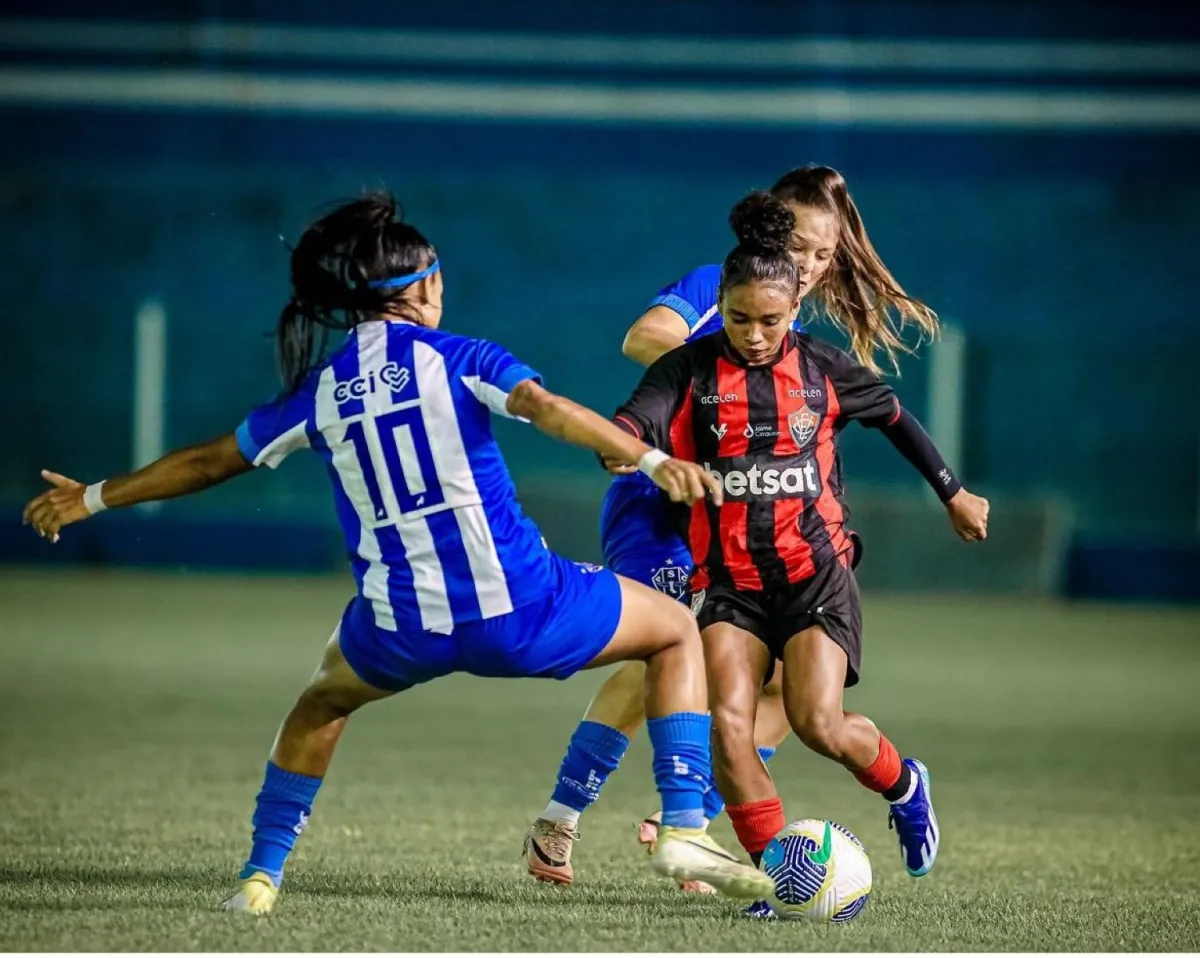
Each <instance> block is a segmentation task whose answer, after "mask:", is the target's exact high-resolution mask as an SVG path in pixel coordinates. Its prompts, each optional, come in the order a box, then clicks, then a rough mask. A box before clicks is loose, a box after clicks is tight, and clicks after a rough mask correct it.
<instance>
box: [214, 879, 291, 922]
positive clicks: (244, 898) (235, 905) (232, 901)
mask: <svg viewBox="0 0 1200 958" xmlns="http://www.w3.org/2000/svg"><path fill="white" fill-rule="evenodd" d="M278 897H279V888H278V887H277V886H276V885H275V883H274V882H273V881H271V879H270V878H269V877H268V876H267V875H266V874H265V873H263V872H255V873H254V874H253V875H251V876H250V877H249V878H243V879H242V883H241V885H239V886H238V889H237V891H235V892H234V893H233V894H232V895H230V896H229V897H228V898H226V899H225V900H224V901H223V902H221V907H222V908H223V909H224V910H225V911H239V912H242V913H244V914H247V915H258V916H260V917H263V916H266V915H269V914H271V909H272V908H274V907H275V899H276V898H278Z"/></svg>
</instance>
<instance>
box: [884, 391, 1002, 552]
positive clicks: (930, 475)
mask: <svg viewBox="0 0 1200 958" xmlns="http://www.w3.org/2000/svg"><path fill="white" fill-rule="evenodd" d="M880 432H882V433H883V434H884V435H885V436H887V438H888V441H889V442H890V443H891V444H892V445H893V446H895V447H896V449H897V451H899V453H900V455H902V456H903V457H904V458H905V459H907V460H908V461H909V462H910V463H912V464H913V466H915V467H916V470H917V472H919V473H920V474H921V475H922V476H923V477H924V479H925V481H926V482H927V483H929V486H930V488H931V489H933V491H934V492H935V493H936V494H937V497H938V498H939V499H941V500H942V504H943V505H944V506H945V507H946V511H947V512H948V513H949V514H950V524H951V525H952V526H954V531H955V532H957V533H958V534H959V536H960V537H961V538H963V539H965V540H967V541H968V542H970V541H973V540H977V539H986V538H987V519H988V501H987V500H986V499H984V498H982V497H981V496H977V495H974V494H973V493H970V492H968V491H967V490H966V489H965V488H964V487H963V484H962V483H961V482H959V480H958V477H957V476H955V475H954V473H953V472H952V471H951V469H950V467H949V466H948V465H946V460H945V459H943V458H942V454H941V453H940V452H938V448H937V446H935V445H934V444H933V440H932V439H931V438H929V434H928V433H927V432H926V431H925V429H924V427H923V426H922V425H921V423H920V421H918V419H917V417H916V416H914V415H913V414H912V413H910V412H909V411H908V410H907V409H904V408H902V407H899V406H897V415H896V417H895V418H894V419H893V420H892V421H891V422H890V423H888V424H887V425H885V426H882V427H881V428H880Z"/></svg>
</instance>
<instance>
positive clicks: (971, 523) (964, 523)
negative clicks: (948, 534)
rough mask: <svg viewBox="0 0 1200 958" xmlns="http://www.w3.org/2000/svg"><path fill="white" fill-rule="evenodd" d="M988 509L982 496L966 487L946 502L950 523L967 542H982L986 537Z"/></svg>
mask: <svg viewBox="0 0 1200 958" xmlns="http://www.w3.org/2000/svg"><path fill="white" fill-rule="evenodd" d="M988 509H989V506H988V501H987V500H986V499H984V498H983V496H977V495H975V494H973V493H970V492H967V490H966V489H959V490H958V492H956V493H955V494H954V496H953V498H951V500H950V501H949V502H947V503H946V511H947V512H949V513H950V524H951V525H952V526H954V531H955V532H957V533H958V535H959V538H960V539H964V540H965V541H967V542H982V541H983V540H984V539H986V538H987V524H988Z"/></svg>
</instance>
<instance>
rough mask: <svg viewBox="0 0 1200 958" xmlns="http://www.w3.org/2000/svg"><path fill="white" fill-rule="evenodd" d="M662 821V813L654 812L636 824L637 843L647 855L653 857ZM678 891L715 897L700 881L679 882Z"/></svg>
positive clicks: (714, 892) (711, 888)
mask: <svg viewBox="0 0 1200 958" xmlns="http://www.w3.org/2000/svg"><path fill="white" fill-rule="evenodd" d="M661 820H662V812H655V813H654V814H653V815H651V816H650V817H649V818H643V819H642V820H641V821H640V822H638V843H639V844H640V845H644V846H645V848H646V854H647V855H653V854H654V850H655V849H656V848H658V829H659V826H660V822H661ZM679 890H680V891H682V892H687V893H688V894H689V895H715V894H716V893H717V890H716V889H715V888H713V886H712V885H710V884H708V882H702V881H691V880H689V881H681V882H680V883H679Z"/></svg>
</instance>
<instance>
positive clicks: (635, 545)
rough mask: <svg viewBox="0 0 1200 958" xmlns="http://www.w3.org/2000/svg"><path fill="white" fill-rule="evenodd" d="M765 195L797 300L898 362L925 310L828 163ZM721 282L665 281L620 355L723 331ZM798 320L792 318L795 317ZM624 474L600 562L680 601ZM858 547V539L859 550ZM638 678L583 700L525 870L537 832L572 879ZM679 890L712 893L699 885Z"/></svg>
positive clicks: (684, 572)
mask: <svg viewBox="0 0 1200 958" xmlns="http://www.w3.org/2000/svg"><path fill="white" fill-rule="evenodd" d="M771 192H772V193H773V194H774V195H775V196H777V197H778V198H779V199H781V200H783V202H784V203H785V204H786V205H787V207H788V209H789V210H790V211H791V212H792V213H793V215H794V216H795V225H794V227H793V230H792V235H791V241H790V244H789V252H790V254H791V256H792V259H793V260H794V261H795V263H796V266H797V268H798V278H799V293H800V297H801V301H802V306H803V304H804V303H807V304H808V307H807V311H808V313H809V314H810V315H811V316H812V317H813V318H820V317H824V318H826V319H828V320H830V321H831V322H832V323H833V324H834V325H835V326H836V327H837V328H838V329H840V330H841V331H842V332H844V333H845V334H846V336H847V338H848V339H849V340H850V346H851V350H852V352H854V354H855V355H856V357H857V358H858V359H859V361H860V362H862V363H863V365H865V366H867V368H869V369H871V370H873V371H877V370H878V367H877V365H876V362H875V359H874V354H875V352H876V350H877V349H879V350H883V351H884V352H885V353H886V354H887V356H888V357H889V358H890V359H892V361H893V363H894V356H895V354H896V353H897V351H900V350H904V349H906V347H905V345H904V342H903V340H902V338H901V337H902V333H903V331H904V328H905V327H906V326H909V325H911V326H915V327H916V328H917V329H918V330H919V332H920V334H921V335H922V337H923V338H929V337H932V336H933V335H934V334H935V333H936V331H937V317H936V316H935V314H934V313H933V311H932V310H930V309H929V308H928V307H927V306H925V305H924V304H923V303H921V302H920V301H919V300H916V299H913V298H912V297H910V296H909V295H908V294H907V293H906V292H905V291H904V289H903V287H901V286H900V284H899V283H898V282H897V281H896V279H895V278H894V277H893V276H892V274H891V272H890V271H889V270H888V268H887V266H886V265H885V264H884V262H883V260H882V259H881V258H880V257H879V254H878V253H877V252H876V251H875V248H874V246H873V245H872V243H871V241H870V238H869V237H868V236H867V232H866V228H865V227H864V225H863V221H862V217H861V216H860V215H859V212H858V209H857V207H856V206H855V204H854V201H853V199H852V198H851V196H850V193H849V190H848V189H847V187H846V182H845V180H844V179H843V177H842V175H841V174H840V173H838V172H837V171H836V170H833V169H830V168H829V167H824V166H806V167H801V168H798V169H794V170H792V171H790V172H788V173H786V174H784V176H782V177H781V178H780V179H779V181H778V182H777V183H776V184H775V185H774V187H772V189H771ZM720 279H721V266H720V265H719V264H716V265H710V266H701V267H698V268H697V269H694V270H692V271H691V272H690V273H688V274H687V275H685V276H684V277H683V278H682V279H680V280H679V281H678V282H676V283H673V284H672V285H670V286H667V287H665V288H664V289H662V290H661V291H660V292H659V293H658V295H657V296H656V297H655V298H654V299H653V300H652V301H651V302H650V305H649V306H648V307H647V309H646V311H645V312H644V313H643V314H642V315H641V316H640V317H639V318H638V320H637V321H636V322H635V323H634V324H633V326H632V327H631V328H630V330H629V332H628V334H627V335H626V337H625V342H624V345H623V352H624V353H625V355H626V356H628V357H629V358H630V359H633V360H634V361H636V362H638V363H640V364H641V365H643V366H649V365H650V364H652V363H653V362H654V361H655V360H657V359H658V358H659V357H660V356H662V355H664V354H665V353H667V352H669V351H671V350H672V349H675V348H676V347H678V346H680V345H682V344H683V343H684V342H687V341H688V340H691V339H695V338H696V337H698V336H705V335H709V334H712V333H715V332H717V331H719V330H720V329H721V328H722V323H723V319H722V317H721V315H720V313H719V312H718V310H717V296H718V287H719V285H720ZM801 315H802V316H803V315H804V310H803V309H802V313H801ZM795 325H796V326H797V327H799V326H800V317H799V316H798V317H797V321H796V324H795ZM890 438H892V437H891V436H889V439H890ZM901 451H902V452H903V450H901ZM906 455H907V453H906ZM626 472H627V474H626V475H618V476H617V478H616V479H614V481H613V483H612V485H611V486H610V487H609V490H608V493H607V495H606V496H605V499H604V504H603V506H602V508H601V519H600V522H601V540H602V544H603V549H604V558H605V562H606V563H607V564H608V565H609V567H611V568H612V569H613V570H614V571H616V572H619V573H620V574H622V575H625V576H628V577H629V578H632V579H635V580H637V581H639V582H644V583H646V584H647V585H651V586H653V587H655V588H657V589H658V590H659V591H661V592H663V593H665V594H667V595H669V596H671V597H672V598H675V599H679V600H680V601H685V600H686V598H687V595H688V588H687V583H688V577H689V575H690V573H691V569H692V560H691V556H690V553H689V551H688V548H687V545H686V544H685V543H684V541H683V539H682V537H681V535H680V533H679V527H678V524H677V522H676V521H675V518H674V516H673V515H672V510H671V506H670V504H669V503H668V502H666V500H664V499H663V497H662V495H661V493H659V491H658V490H657V489H656V488H655V487H654V486H653V485H652V484H650V483H648V482H646V481H645V479H644V477H642V476H640V475H638V474H637V473H636V471H635V470H626ZM857 552H858V548H857V542H856V557H857ZM644 674H645V673H644V670H643V668H642V667H641V665H640V664H638V663H631V664H629V665H626V666H624V667H622V668H621V669H619V670H618V671H616V672H615V673H614V674H613V675H612V676H610V677H609V678H608V680H607V681H606V682H605V683H604V685H602V686H601V688H600V690H599V692H598V693H597V694H596V697H595V698H594V699H593V700H592V702H591V704H590V705H589V706H588V710H587V713H586V714H585V716H584V719H583V721H582V722H581V723H580V725H579V727H578V728H577V729H576V731H575V733H574V734H573V736H572V738H571V741H570V744H569V745H568V747H567V752H566V756H565V757H564V759H563V762H562V765H561V767H560V769H559V774H558V780H557V783H556V785H555V788H554V791H553V794H552V796H551V799H550V801H549V803H548V804H547V806H546V808H545V809H544V810H543V811H542V813H541V815H540V817H539V818H538V820H537V821H536V822H535V823H534V825H533V827H532V829H531V834H532V835H533V836H534V840H533V841H531V842H528V843H527V847H528V854H529V865H530V870H531V871H535V870H536V869H537V865H536V859H537V852H538V849H537V848H535V847H534V845H535V844H536V843H537V841H538V836H541V835H544V836H546V842H547V843H548V844H551V845H553V847H554V849H555V852H556V855H557V857H558V858H560V859H562V860H564V861H566V862H567V863H568V864H567V867H564V868H563V869H560V870H559V873H560V875H562V876H563V877H564V878H565V880H566V881H568V882H569V880H570V869H569V852H570V845H569V843H565V842H564V841H563V840H562V838H561V836H562V834H563V832H564V831H569V832H570V833H572V834H574V833H575V832H576V829H577V824H578V821H579V816H580V813H581V812H583V811H584V810H585V809H586V808H587V807H588V806H589V805H590V804H591V803H592V802H594V801H595V800H596V798H597V797H598V795H599V793H600V789H601V787H602V786H603V784H604V781H605V780H606V779H607V777H608V775H609V774H610V773H611V772H612V771H614V770H615V769H616V768H617V765H618V764H619V762H620V760H621V757H622V756H623V755H624V753H625V749H626V748H627V747H628V745H629V738H630V736H631V735H632V734H633V733H634V732H635V731H636V730H637V729H638V728H639V727H640V726H641V723H642V720H643V713H642V709H641V695H642V684H643V678H644ZM781 676H782V672H781V670H778V669H777V670H775V675H774V677H773V678H772V681H771V682H770V683H769V684H768V685H767V686H766V687H765V688H764V689H763V692H762V695H761V696H760V699H759V704H758V710H757V715H756V718H755V729H754V731H755V741H756V744H757V745H758V749H759V754H760V756H761V757H762V758H763V760H764V761H766V760H768V759H769V758H770V757H771V756H772V755H773V754H774V751H775V748H776V747H777V746H778V745H779V743H780V742H782V741H783V739H784V738H786V736H787V735H788V733H789V732H790V731H791V729H790V726H789V724H788V720H787V716H786V715H785V714H784V708H783V701H782V698H781V697H780V690H779V679H780V677H781ZM581 783H582V784H581ZM723 808H724V801H723V799H722V798H721V796H720V794H719V792H718V791H717V790H716V788H711V789H710V790H709V791H708V792H707V793H706V797H705V814H706V817H707V818H708V819H709V820H710V821H711V820H712V819H713V818H715V817H716V816H717V815H719V814H720V813H721V811H722V809H723ZM658 818H659V816H658V813H655V814H654V815H652V816H650V817H649V818H647V819H646V820H645V821H644V822H642V824H641V827H640V829H639V838H640V840H641V841H642V842H643V843H644V844H647V845H648V846H649V847H651V848H653V847H654V843H655V841H656V840H657V837H658ZM684 887H685V890H690V891H711V889H710V888H707V887H705V886H704V885H703V883H694V882H689V883H685V885H684Z"/></svg>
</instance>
